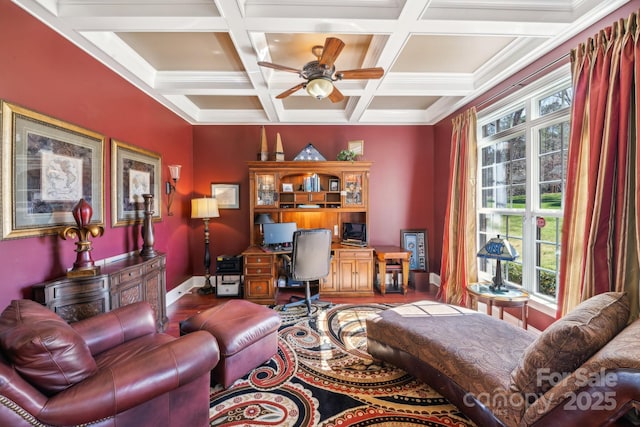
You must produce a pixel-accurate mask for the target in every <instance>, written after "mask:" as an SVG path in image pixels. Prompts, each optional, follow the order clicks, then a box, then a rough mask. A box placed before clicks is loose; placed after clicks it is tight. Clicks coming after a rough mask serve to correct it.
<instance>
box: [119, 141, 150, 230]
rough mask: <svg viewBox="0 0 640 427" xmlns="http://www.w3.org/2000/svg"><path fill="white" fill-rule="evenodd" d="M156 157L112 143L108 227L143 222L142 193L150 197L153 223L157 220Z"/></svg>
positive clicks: (135, 148) (147, 151) (127, 145)
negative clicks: (109, 222) (151, 197)
mask: <svg viewBox="0 0 640 427" xmlns="http://www.w3.org/2000/svg"><path fill="white" fill-rule="evenodd" d="M161 170H162V160H161V157H160V155H159V154H157V153H154V152H153V151H149V150H145V149H143V148H140V147H136V146H135V145H131V144H129V143H126V142H122V141H118V140H115V139H113V140H111V225H112V226H113V227H119V226H124V225H130V224H139V223H142V221H143V219H144V215H143V211H144V198H143V197H142V195H143V194H152V195H153V196H154V197H153V212H154V213H153V216H152V217H151V219H152V220H153V221H160V219H161V218H162V209H160V195H161V194H162V193H161V190H160V188H161V181H162V176H161V172H160V171H161Z"/></svg>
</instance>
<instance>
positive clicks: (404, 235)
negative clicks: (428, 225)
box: [400, 229, 429, 271]
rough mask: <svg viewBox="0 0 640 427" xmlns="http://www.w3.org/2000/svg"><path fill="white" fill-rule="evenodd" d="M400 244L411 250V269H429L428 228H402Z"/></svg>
mask: <svg viewBox="0 0 640 427" xmlns="http://www.w3.org/2000/svg"><path fill="white" fill-rule="evenodd" d="M400 246H401V247H402V248H403V249H404V250H407V251H409V252H411V257H410V258H409V269H410V270H424V271H427V270H428V269H429V255H428V250H429V247H428V239H427V230H425V229H414V230H400Z"/></svg>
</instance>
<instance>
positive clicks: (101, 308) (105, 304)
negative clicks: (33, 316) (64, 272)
mask: <svg viewBox="0 0 640 427" xmlns="http://www.w3.org/2000/svg"><path fill="white" fill-rule="evenodd" d="M32 290H33V299H34V300H35V301H38V302H39V303H41V304H43V305H46V306H47V307H48V308H49V309H51V310H53V311H54V312H56V313H57V314H58V315H60V317H62V318H63V319H64V320H66V321H67V322H75V321H78V320H82V319H86V318H87V317H92V316H95V315H96V314H98V313H104V312H107V311H110V310H112V309H114V308H118V307H122V306H125V305H128V304H132V303H134V302H138V301H148V302H149V303H150V304H151V306H152V307H153V310H154V312H155V314H156V324H157V329H158V330H159V331H164V329H165V327H166V325H167V322H168V320H169V319H168V318H167V308H166V256H165V255H164V254H158V255H157V256H155V257H153V258H147V259H145V258H142V257H140V256H138V255H134V256H130V257H126V258H123V259H121V260H117V261H114V262H110V263H108V264H106V265H104V266H103V267H102V268H101V270H100V275H97V276H91V277H66V276H65V277H61V278H59V279H55V280H51V281H49V282H45V283H40V284H37V285H34V286H33V287H32Z"/></svg>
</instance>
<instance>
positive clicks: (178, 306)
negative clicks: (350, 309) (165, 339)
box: [166, 286, 437, 337]
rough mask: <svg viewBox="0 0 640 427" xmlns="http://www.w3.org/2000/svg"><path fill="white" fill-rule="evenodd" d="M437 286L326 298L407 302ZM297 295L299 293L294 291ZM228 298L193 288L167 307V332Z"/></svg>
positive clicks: (429, 295)
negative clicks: (404, 292)
mask: <svg viewBox="0 0 640 427" xmlns="http://www.w3.org/2000/svg"><path fill="white" fill-rule="evenodd" d="M436 292H437V288H435V287H434V286H431V287H430V288H429V292H421V291H416V290H415V289H413V288H411V287H410V288H409V290H408V291H407V293H406V295H402V294H399V293H391V294H390V293H387V294H385V295H384V296H382V295H381V294H380V293H379V292H377V291H376V292H375V294H374V295H373V296H371V297H352V298H345V297H342V298H337V297H332V298H326V300H328V301H331V302H333V303H336V304H340V303H351V304H357V303H368V302H390V303H407V302H413V301H419V300H424V299H428V300H434V299H435V296H436ZM292 294H293V293H292V292H290V291H281V292H278V297H277V303H278V304H284V303H286V302H288V300H289V297H290V296H291V295H292ZM295 294H296V295H299V293H297V292H296V293H295ZM228 300H229V298H216V296H215V295H200V294H198V291H197V289H193V290H192V291H191V292H189V293H187V294H185V295H183V296H182V297H181V298H180V299H178V300H177V301H176V302H174V303H173V304H171V305H170V306H169V307H167V316H168V317H169V326H168V327H167V331H166V332H167V333H168V334H170V335H173V336H176V337H177V336H179V335H180V321H181V320H184V319H187V318H188V317H190V316H192V315H193V314H195V313H197V312H198V311H202V310H205V309H207V308H209V307H213V306H214V305H217V304H221V303H223V302H225V301H228Z"/></svg>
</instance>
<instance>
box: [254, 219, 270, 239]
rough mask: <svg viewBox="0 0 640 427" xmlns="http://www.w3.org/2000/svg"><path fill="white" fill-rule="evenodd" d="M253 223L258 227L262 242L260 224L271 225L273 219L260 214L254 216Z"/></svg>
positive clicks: (262, 229)
mask: <svg viewBox="0 0 640 427" xmlns="http://www.w3.org/2000/svg"><path fill="white" fill-rule="evenodd" d="M253 223H254V224H257V225H258V226H259V228H260V237H262V240H264V227H263V226H262V224H273V219H272V218H271V215H269V214H268V213H261V214H258V215H256V218H255V221H254V222H253Z"/></svg>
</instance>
